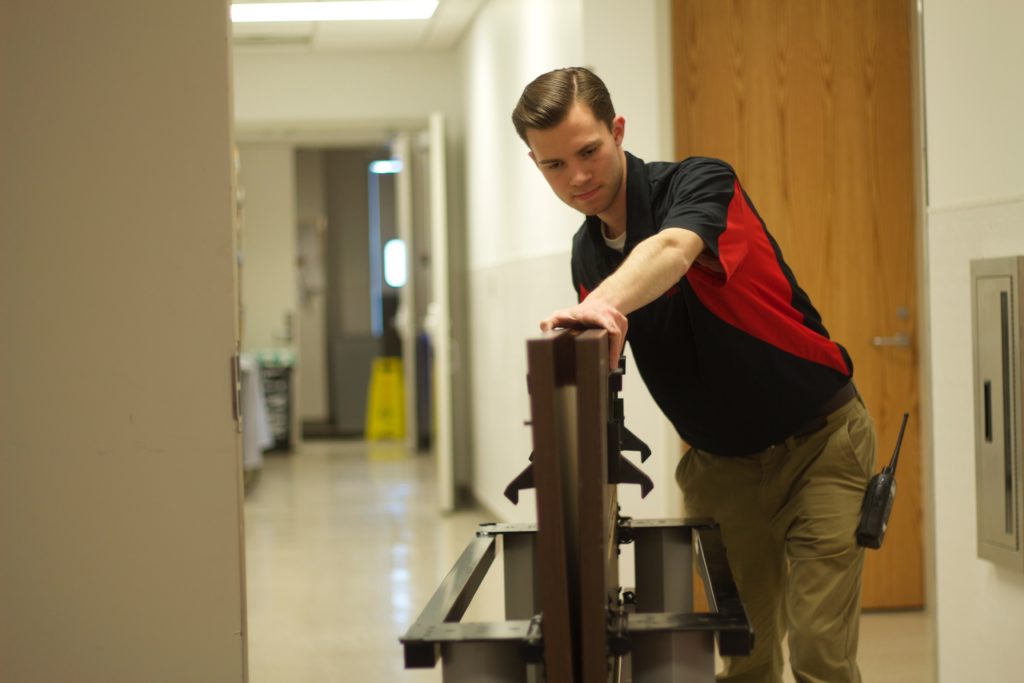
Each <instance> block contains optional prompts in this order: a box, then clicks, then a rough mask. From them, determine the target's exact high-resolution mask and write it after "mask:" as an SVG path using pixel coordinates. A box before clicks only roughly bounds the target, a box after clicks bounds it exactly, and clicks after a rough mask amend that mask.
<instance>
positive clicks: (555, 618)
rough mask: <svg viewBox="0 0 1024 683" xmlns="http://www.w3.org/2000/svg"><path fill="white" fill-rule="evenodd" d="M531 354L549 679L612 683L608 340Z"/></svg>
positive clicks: (613, 549) (538, 344) (574, 337)
mask: <svg viewBox="0 0 1024 683" xmlns="http://www.w3.org/2000/svg"><path fill="white" fill-rule="evenodd" d="M527 347H528V358H529V376H530V405H531V411H532V424H533V447H534V460H533V466H534V478H535V481H536V485H537V522H538V545H537V552H538V559H539V562H540V566H541V567H542V568H543V569H542V572H541V585H540V591H541V605H542V607H543V614H544V617H543V630H544V652H545V665H546V667H547V676H548V680H557V681H582V682H583V683H605V682H606V681H607V680H608V677H609V675H610V672H611V668H612V667H611V666H610V664H611V661H610V658H609V651H608V608H609V605H610V604H611V606H614V604H615V600H616V599H617V596H618V579H619V576H618V554H617V546H616V543H615V527H616V512H617V498H616V490H615V486H614V485H613V484H609V483H608V456H607V423H608V337H607V333H606V332H604V331H603V330H587V331H585V332H578V331H568V330H566V331H561V332H555V333H552V334H549V335H546V336H544V337H542V338H539V339H535V340H531V341H530V342H529V343H528V344H527ZM563 676H564V677H563Z"/></svg>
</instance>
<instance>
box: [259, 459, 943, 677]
mask: <svg viewBox="0 0 1024 683" xmlns="http://www.w3.org/2000/svg"><path fill="white" fill-rule="evenodd" d="M482 521H492V520H489V519H487V518H486V515H485V513H482V512H478V511H469V512H459V513H456V514H453V515H450V516H444V517H442V516H440V515H438V514H437V512H436V511H435V490H434V485H433V461H432V460H431V459H430V458H428V457H422V456H419V457H417V456H409V455H408V454H407V453H406V452H405V451H404V450H403V449H402V448H400V447H395V446H390V445H369V444H366V443H364V442H354V441H350V442H327V441H311V442H307V443H306V445H305V446H304V447H303V448H302V450H301V451H300V452H299V453H296V454H294V455H290V456H269V457H268V458H267V459H266V461H265V465H264V468H263V471H262V472H261V474H260V476H259V478H258V480H257V481H256V483H255V485H254V486H253V488H252V490H251V491H250V493H249V495H248V496H247V499H246V504H245V526H246V565H247V572H248V575H247V582H248V620H249V672H250V676H249V679H250V681H251V683H353V682H356V681H358V682H360V683H371V682H372V683H392V682H394V683H424V682H428V681H430V682H438V681H440V680H441V673H440V667H438V669H436V670H409V671H406V670H404V669H403V665H402V649H401V646H400V645H399V643H398V638H399V636H401V634H402V633H404V632H405V630H406V629H407V628H408V627H409V625H410V624H411V623H412V622H413V621H414V620H415V618H416V616H417V615H418V613H419V611H420V610H421V609H422V608H423V606H424V605H425V604H426V602H427V600H428V599H429V598H430V596H431V594H432V593H433V591H434V589H435V588H436V587H437V585H438V583H440V581H441V580H442V579H443V578H444V576H445V574H447V572H448V570H449V569H450V568H451V565H452V563H453V562H454V561H455V559H456V558H457V557H458V555H459V554H460V553H461V551H462V549H463V548H464V547H465V545H466V543H467V542H468V541H469V540H470V538H472V535H473V532H474V530H475V529H476V526H477V524H479V523H480V522H482ZM500 584H501V572H500V567H499V565H498V564H497V563H496V564H495V565H494V567H493V569H492V571H490V572H489V573H488V578H487V579H486V580H485V581H484V583H483V585H482V586H481V588H480V591H479V592H478V594H477V598H476V599H475V601H474V603H473V604H472V605H471V606H470V608H469V611H468V612H467V614H466V616H465V620H466V621H490V620H500V619H502V618H503V617H502V615H501V605H502V597H501V596H502V592H501V591H502V586H501V585H500ZM927 631H928V620H927V617H926V616H925V615H924V613H921V612H900V613H890V614H868V615H865V616H864V618H863V620H862V627H861V655H860V662H861V669H862V671H863V674H864V680H865V681H866V682H867V683H890V682H891V683H896V682H897V681H898V682H899V683H929V682H930V681H933V680H934V675H933V673H932V670H931V669H932V667H931V662H932V659H933V656H932V653H931V649H930V644H929V640H928V637H927ZM791 680H792V679H791V678H788V679H787V681H791Z"/></svg>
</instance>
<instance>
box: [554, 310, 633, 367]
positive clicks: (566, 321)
mask: <svg viewBox="0 0 1024 683" xmlns="http://www.w3.org/2000/svg"><path fill="white" fill-rule="evenodd" d="M558 327H570V328H580V327H596V328H598V329H603V330H607V331H608V353H609V358H608V369H609V370H614V369H615V368H617V367H619V356H621V355H622V348H623V346H625V344H626V331H627V330H628V328H629V321H628V320H627V319H626V316H625V315H623V314H622V313H621V312H620V311H619V310H618V309H617V308H615V307H614V306H612V305H611V304H609V303H607V302H604V301H602V300H601V299H600V298H598V297H595V296H594V294H591V295H590V296H588V297H587V298H586V299H584V300H583V302H582V303H580V304H578V305H576V306H573V307H572V308H564V309H562V310H560V311H555V312H554V313H552V314H551V315H550V316H548V317H547V318H545V319H544V320H541V321H540V329H541V331H542V332H548V331H550V330H553V329H555V328H558Z"/></svg>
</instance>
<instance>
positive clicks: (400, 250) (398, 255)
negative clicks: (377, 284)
mask: <svg viewBox="0 0 1024 683" xmlns="http://www.w3.org/2000/svg"><path fill="white" fill-rule="evenodd" d="M406 279H407V272H406V261H405V242H403V241H402V240H388V243H387V244H385V245H384V282H386V283H388V286H389V287H394V288H396V289H397V288H398V287H404V286H405V281H406Z"/></svg>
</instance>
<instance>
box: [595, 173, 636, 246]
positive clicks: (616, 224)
mask: <svg viewBox="0 0 1024 683" xmlns="http://www.w3.org/2000/svg"><path fill="white" fill-rule="evenodd" d="M628 173H629V165H628V164H627V163H626V159H625V154H623V160H622V185H621V186H620V187H619V191H618V192H616V193H615V200H614V201H613V202H612V205H611V206H609V207H608V209H607V210H606V211H602V212H601V213H599V214H597V217H598V218H600V219H601V222H602V223H604V225H605V228H604V230H605V232H606V233H607V235H608V237H610V238H612V239H614V238H616V237H618V236H619V235H621V234H622V233H624V232H626V216H627V212H626V176H627V174H628Z"/></svg>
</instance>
